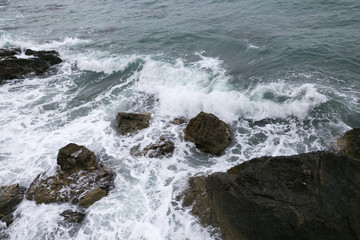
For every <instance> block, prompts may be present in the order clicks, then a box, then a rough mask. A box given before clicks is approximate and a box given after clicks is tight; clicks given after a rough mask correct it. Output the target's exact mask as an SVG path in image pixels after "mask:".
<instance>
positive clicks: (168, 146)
mask: <svg viewBox="0 0 360 240" xmlns="http://www.w3.org/2000/svg"><path fill="white" fill-rule="evenodd" d="M174 150H175V145H174V143H173V142H172V141H169V140H166V139H165V138H164V137H160V139H159V140H158V141H156V142H155V143H152V144H149V145H147V146H146V147H145V148H144V149H143V150H140V145H138V146H135V147H133V148H132V149H131V150H130V153H131V154H132V155H134V156H136V157H139V156H148V157H150V158H154V157H159V158H161V157H171V156H172V154H173V152H174Z"/></svg>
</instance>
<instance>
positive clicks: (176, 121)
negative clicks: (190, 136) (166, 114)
mask: <svg viewBox="0 0 360 240" xmlns="http://www.w3.org/2000/svg"><path fill="white" fill-rule="evenodd" d="M171 123H172V124H175V125H181V124H184V123H186V120H184V119H182V118H175V119H174V120H172V121H171Z"/></svg>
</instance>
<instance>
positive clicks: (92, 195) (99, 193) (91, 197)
mask: <svg viewBox="0 0 360 240" xmlns="http://www.w3.org/2000/svg"><path fill="white" fill-rule="evenodd" d="M106 195H107V193H106V192H105V191H104V190H102V189H101V188H95V189H94V190H92V191H90V192H88V193H86V194H85V195H84V196H83V197H82V198H81V199H80V202H79V205H80V206H83V207H86V208H88V207H89V206H91V205H92V204H94V203H95V202H97V201H99V200H100V199H102V198H103V197H105V196H106Z"/></svg>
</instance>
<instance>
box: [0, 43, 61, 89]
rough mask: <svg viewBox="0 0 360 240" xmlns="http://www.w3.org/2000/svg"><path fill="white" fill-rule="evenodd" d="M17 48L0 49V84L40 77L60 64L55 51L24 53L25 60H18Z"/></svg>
mask: <svg viewBox="0 0 360 240" xmlns="http://www.w3.org/2000/svg"><path fill="white" fill-rule="evenodd" d="M19 54H21V50H20V49H19V48H13V49H0V83H2V81H3V80H11V79H16V78H22V77H26V76H30V75H40V74H42V73H44V72H45V71H46V70H48V69H49V68H50V67H51V66H52V65H55V64H58V63H61V61H62V60H61V59H60V58H59V57H58V55H59V54H58V53H57V52H55V51H33V50H31V49H27V50H25V51H24V54H25V56H28V57H26V58H19Z"/></svg>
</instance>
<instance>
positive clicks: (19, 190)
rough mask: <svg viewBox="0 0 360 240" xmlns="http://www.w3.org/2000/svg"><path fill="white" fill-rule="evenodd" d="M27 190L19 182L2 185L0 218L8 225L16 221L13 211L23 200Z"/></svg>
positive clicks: (0, 190)
mask: <svg viewBox="0 0 360 240" xmlns="http://www.w3.org/2000/svg"><path fill="white" fill-rule="evenodd" d="M25 191H26V188H25V187H20V186H19V184H13V185H9V186H0V220H1V221H3V222H5V223H6V225H7V226H9V225H10V224H11V223H12V222H13V221H14V219H13V215H12V213H13V212H14V211H15V209H16V207H17V205H18V204H19V203H20V202H21V201H22V200H23V198H24V193H25Z"/></svg>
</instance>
